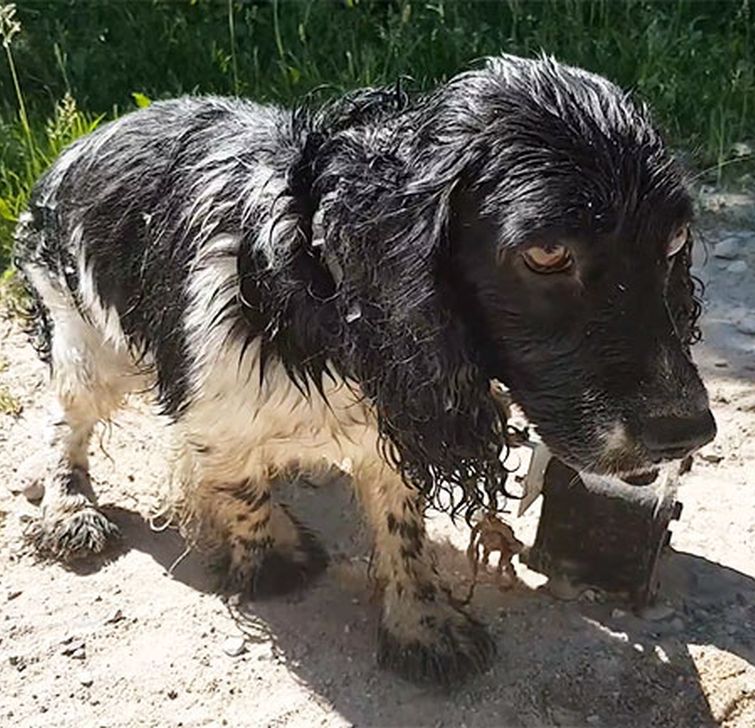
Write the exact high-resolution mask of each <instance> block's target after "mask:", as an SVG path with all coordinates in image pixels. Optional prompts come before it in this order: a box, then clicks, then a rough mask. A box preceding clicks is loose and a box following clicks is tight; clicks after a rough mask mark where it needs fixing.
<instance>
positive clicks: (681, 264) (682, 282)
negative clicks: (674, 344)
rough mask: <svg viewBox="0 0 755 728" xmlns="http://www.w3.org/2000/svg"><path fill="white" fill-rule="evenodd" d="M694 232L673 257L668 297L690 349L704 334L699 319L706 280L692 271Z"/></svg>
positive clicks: (683, 341) (676, 326)
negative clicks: (700, 278)
mask: <svg viewBox="0 0 755 728" xmlns="http://www.w3.org/2000/svg"><path fill="white" fill-rule="evenodd" d="M693 245H694V240H693V237H692V235H690V239H689V240H688V241H687V244H686V245H685V246H684V248H682V250H680V251H679V252H678V253H677V254H676V255H675V256H674V258H673V261H672V263H671V271H670V273H669V280H668V289H667V299H668V306H669V311H670V312H671V317H672V319H673V321H674V326H675V328H676V332H677V334H678V335H679V338H680V339H681V340H682V343H683V344H684V346H685V347H686V348H688V349H689V347H691V346H692V345H693V344H696V343H697V342H698V341H700V339H701V338H702V333H701V331H700V326H699V323H698V322H699V320H700V315H701V314H702V302H701V296H702V289H703V284H702V282H701V281H700V280H699V279H698V278H696V277H695V276H693V275H692V273H691V270H690V269H691V267H692V246H693Z"/></svg>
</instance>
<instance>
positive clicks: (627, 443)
mask: <svg viewBox="0 0 755 728" xmlns="http://www.w3.org/2000/svg"><path fill="white" fill-rule="evenodd" d="M400 119H401V120H400V122H398V126H397V127H396V128H394V129H392V130H390V129H389V130H388V131H384V132H382V133H374V134H373V136H372V137H371V144H373V145H374V148H373V149H370V150H368V151H367V152H365V151H364V149H361V150H359V151H357V149H358V148H357V146H356V145H354V146H353V147H352V148H350V161H349V169H343V170H342V177H341V179H342V181H343V180H346V181H347V182H346V184H348V189H343V193H342V194H343V195H344V196H347V197H348V198H349V199H350V206H349V210H348V214H346V213H342V214H341V215H334V216H332V220H333V222H334V224H335V225H338V226H339V229H338V230H335V228H334V229H333V230H332V232H331V236H329V237H330V238H331V239H334V236H338V240H339V241H341V242H340V243H337V244H333V245H332V246H331V251H332V253H333V254H334V255H336V257H337V258H338V260H339V263H340V266H341V267H342V268H343V270H344V281H343V285H342V305H343V306H344V307H345V308H344V310H346V309H348V308H351V309H353V307H354V306H356V307H357V308H358V309H359V311H360V317H359V320H358V321H355V322H354V323H353V324H352V329H353V331H354V332H355V339H354V340H355V341H356V342H358V343H357V344H356V346H355V347H354V348H353V349H352V353H354V354H355V358H354V362H355V369H356V371H357V376H358V378H359V379H360V380H361V381H362V383H363V387H364V388H365V391H366V392H367V394H368V396H370V397H371V398H372V399H373V400H374V401H375V403H376V406H377V407H376V408H377V411H378V414H379V417H380V420H381V426H382V428H383V431H384V434H385V435H386V436H387V438H388V439H389V440H390V441H391V442H392V444H394V445H395V446H396V448H397V450H398V456H399V458H398V459H399V460H401V461H403V464H404V467H406V463H409V466H410V468H412V469H413V470H412V472H413V474H414V477H415V479H416V477H417V475H416V474H417V472H419V473H420V475H421V474H422V473H425V475H427V472H428V467H430V466H428V465H427V463H430V464H431V466H432V467H431V468H430V469H431V470H432V469H433V468H435V470H433V473H434V475H433V478H431V479H435V480H437V478H441V479H445V480H452V481H453V480H454V477H453V476H454V475H456V476H457V477H456V478H455V480H456V482H460V481H463V480H464V478H463V477H459V472H460V469H461V470H464V468H465V467H466V466H467V465H468V464H469V463H475V462H482V461H484V460H485V459H486V458H487V459H488V463H490V462H491V456H490V453H491V452H492V451H493V449H494V447H493V443H494V441H495V438H496V437H500V430H499V429H497V427H496V424H495V415H494V414H492V409H491V406H490V403H489V400H490V396H489V391H488V390H489V388H488V384H489V380H490V379H491V378H497V379H499V380H500V381H502V382H503V383H504V384H505V385H507V386H508V387H509V389H510V390H511V393H512V395H513V398H514V400H515V401H516V402H517V403H518V404H520V405H521V406H522V408H523V409H524V410H525V412H526V414H527V415H528V417H529V418H530V420H531V421H532V422H533V423H534V424H535V426H536V427H537V429H538V430H539V432H540V433H541V435H542V437H543V439H544V440H545V441H546V443H547V444H548V445H549V447H550V448H551V450H553V451H554V452H555V453H556V454H557V455H559V456H560V457H561V458H562V459H564V460H565V461H566V462H567V463H569V464H571V465H573V466H575V467H576V468H578V469H581V470H589V471H593V472H600V473H607V472H611V473H616V474H621V475H623V476H627V477H630V478H631V477H637V478H641V477H642V475H643V474H645V473H647V472H649V471H651V470H652V469H653V468H654V467H655V464H656V463H658V462H660V461H662V460H666V459H673V458H681V457H684V456H685V455H687V454H688V453H690V452H691V451H693V450H694V449H696V448H697V447H699V446H701V445H702V444H704V443H705V442H708V441H709V440H710V439H711V438H712V437H713V436H714V434H715V424H714V421H713V418H712V416H711V413H710V411H709V409H708V398H707V394H706V391H705V388H704V386H703V384H702V382H701V381H700V378H699V376H698V373H697V370H696V369H695V366H694V364H693V363H692V361H691V359H690V345H691V344H692V343H693V342H694V341H695V340H696V338H697V337H698V336H699V332H698V329H697V318H698V316H699V312H700V306H699V303H698V301H697V300H696V298H695V285H694V281H693V279H692V278H691V276H690V271H689V268H690V261H691V249H692V245H693V235H692V229H691V223H692V206H691V202H690V198H689V196H688V194H687V191H686V189H685V186H684V183H683V179H682V176H681V174H680V172H679V171H678V169H677V167H676V166H675V164H674V162H673V160H672V159H671V158H670V156H669V155H668V153H667V150H666V149H665V147H664V144H663V142H662V140H661V138H660V136H659V135H658V133H657V132H656V131H655V129H654V128H653V126H652V124H651V122H650V121H649V118H648V114H647V112H646V110H645V109H644V108H642V107H641V106H639V105H637V104H635V103H634V102H633V101H632V100H631V99H630V98H629V97H628V96H627V95H626V94H625V93H623V92H622V91H620V90H619V89H618V88H617V87H615V86H614V85H613V84H611V83H609V82H608V81H606V80H604V79H602V78H600V77H597V76H594V75H591V74H588V73H586V72H584V71H580V70H578V69H573V68H569V67H566V66H563V65H560V64H558V63H556V62H554V61H552V60H550V59H541V60H523V59H519V58H512V57H504V58H500V59H494V60H492V61H490V62H489V63H488V65H487V67H486V68H485V69H483V70H481V71H475V72H471V73H469V74H464V75H462V76H459V77H457V78H455V79H453V80H452V81H451V82H450V83H449V84H448V85H446V86H445V87H442V88H441V89H440V90H439V91H438V92H436V93H435V94H434V95H432V96H430V97H427V98H425V99H424V100H423V101H422V102H420V103H418V104H417V105H416V107H413V108H411V109H410V110H409V111H407V112H405V113H404V114H402V115H401V116H400ZM350 143H351V142H350ZM373 152H374V156H372V157H371V158H370V159H365V160H360V159H359V158H358V157H359V154H366V155H367V156H368V157H369V156H370V154H372V153H373ZM367 163H368V166H369V170H370V175H371V176H370V175H365V174H364V173H360V174H354V173H353V170H355V169H359V168H360V166H361V167H363V166H364V165H365V164H367ZM496 433H497V434H496ZM418 463H419V465H417V464H418ZM423 463H424V465H423ZM462 464H463V465H462ZM482 470H484V468H483V469H482ZM471 472H472V475H473V476H474V475H477V474H479V469H478V468H475V467H472V468H471ZM420 480H423V478H420ZM424 482H425V483H427V482H428V477H424Z"/></svg>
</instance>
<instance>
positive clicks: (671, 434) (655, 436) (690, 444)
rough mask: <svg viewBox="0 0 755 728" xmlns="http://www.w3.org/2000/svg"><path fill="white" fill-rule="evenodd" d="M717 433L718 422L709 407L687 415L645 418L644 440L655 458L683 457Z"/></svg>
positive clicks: (643, 427)
mask: <svg viewBox="0 0 755 728" xmlns="http://www.w3.org/2000/svg"><path fill="white" fill-rule="evenodd" d="M715 436H716V421H715V420H714V419H713V415H712V414H711V411H710V410H709V409H705V410H701V411H700V412H697V413H695V414H694V415H690V416H685V417H672V416H668V417H647V418H644V419H643V420H642V441H643V443H644V444H645V447H646V448H647V449H648V450H649V451H650V454H651V455H652V456H653V457H654V458H658V459H659V460H666V459H674V458H683V457H686V456H687V455H689V454H690V453H691V452H694V451H695V450H697V449H698V448H699V447H702V446H703V445H705V443H706V442H710V441H711V440H712V439H713V438H714V437H715Z"/></svg>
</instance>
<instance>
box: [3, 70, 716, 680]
mask: <svg viewBox="0 0 755 728" xmlns="http://www.w3.org/2000/svg"><path fill="white" fill-rule="evenodd" d="M691 216H692V209H691V204H690V199H689V197H688V194H687V192H686V190H685V186H684V184H683V180H682V176H681V174H680V172H679V170H678V169H677V168H676V166H675V164H674V162H673V161H672V160H671V159H670V157H669V155H668V154H667V152H666V150H665V148H664V145H663V142H662V140H661V138H660V136H659V135H658V133H657V132H656V131H655V129H654V128H653V126H652V124H651V122H650V121H649V119H648V114H647V111H646V110H645V109H644V108H643V107H642V106H640V105H638V104H636V103H634V102H633V101H632V100H631V99H630V98H629V97H628V96H627V95H626V94H625V93H623V92H622V91H620V90H619V89H617V88H616V87H615V86H614V85H612V84H611V83H609V82H608V81H606V80H604V79H602V78H600V77H597V76H594V75H591V74H588V73H586V72H584V71H581V70H578V69H574V68H569V67H566V66H563V65H560V64H558V63H556V62H555V61H553V60H551V59H548V58H543V59H538V60H524V59H519V58H514V57H510V56H505V57H501V58H494V59H491V60H489V61H488V62H487V64H486V65H485V66H484V67H483V68H481V69H479V70H474V71H471V72H468V73H464V74H461V75H459V76H457V77H455V78H453V79H452V80H451V81H449V82H448V83H447V84H445V85H443V86H441V87H439V88H438V89H437V90H436V91H434V92H432V93H429V94H425V95H419V96H416V97H415V98H409V97H408V96H407V95H405V94H404V93H403V92H402V91H401V90H400V89H368V90H364V91H359V92H356V93H354V94H351V95H349V96H347V97H345V98H343V99H340V100H337V101H335V102H333V103H330V104H328V105H326V106H324V107H322V108H320V109H317V110H312V109H303V110H301V109H300V110H296V111H291V110H287V109H283V108H279V107H276V106H262V105H258V104H255V103H252V102H249V101H244V100H238V99H222V98H215V97H204V98H182V99H177V100H174V101H166V102H160V103H155V104H153V105H152V106H150V107H149V108H146V109H142V110H139V111H137V112H134V113H132V114H129V115H127V116H124V117H123V118H121V119H119V120H117V121H114V122H112V123H110V124H108V125H106V126H104V127H102V128H101V129H99V130H97V131H96V132H94V133H93V134H91V135H90V136H88V137H86V138H84V139H81V140H80V141H78V142H76V143H75V144H73V145H72V146H71V147H69V148H68V149H67V150H65V151H64V152H63V154H61V156H60V158H59V159H58V160H57V162H56V163H55V164H54V165H53V167H52V168H51V169H50V170H49V171H48V172H47V173H46V174H45V175H44V176H43V177H42V179H41V180H40V181H39V183H38V184H37V186H36V188H35V190H34V193H33V196H32V199H31V202H30V205H29V210H28V212H27V213H26V214H25V215H24V216H23V218H22V220H21V222H20V224H19V226H18V230H17V247H16V262H17V265H18V268H19V270H20V271H21V272H22V274H23V276H24V277H25V279H26V281H27V282H28V284H29V288H30V291H31V295H32V300H33V306H32V314H33V319H34V328H35V338H34V340H35V343H36V345H37V348H38V350H39V351H40V354H41V355H42V356H43V358H45V360H46V361H48V362H49V363H50V365H51V371H52V380H53V383H54V386H55V389H56V392H57V395H58V402H59V405H60V410H59V412H57V413H56V414H55V416H54V425H55V427H54V432H55V434H54V440H53V452H54V453H55V464H54V465H53V467H52V468H51V471H50V473H48V474H47V480H46V484H47V488H46V493H45V497H44V501H43V504H42V511H43V513H42V518H41V521H40V523H39V526H38V528H37V531H36V532H37V535H38V543H39V545H40V547H41V548H42V549H44V550H46V551H47V552H49V553H52V554H53V555H56V556H60V557H63V558H65V557H68V556H70V555H71V553H72V552H78V551H80V550H95V551H96V550H98V549H99V548H101V545H102V543H103V542H104V540H105V538H106V537H110V536H112V535H113V534H112V528H111V527H110V526H109V525H108V524H107V521H106V520H105V519H104V518H103V517H101V514H99V513H98V512H97V510H96V506H95V505H94V503H93V500H92V498H91V494H88V493H87V490H88V489H89V487H88V477H87V447H88V442H89V438H90V435H91V433H92V429H93V428H94V426H95V425H96V424H97V423H98V422H99V421H102V420H106V419H108V418H109V417H110V416H111V415H112V414H113V412H114V411H115V410H116V409H117V408H118V407H119V406H120V405H121V403H122V401H123V399H124V397H125V396H126V395H127V394H128V393H129V392H132V391H134V390H139V389H143V388H147V387H153V388H154V391H155V394H156V399H157V401H158V403H159V406H160V408H161V411H162V412H163V413H164V414H165V415H167V416H168V417H169V418H170V420H171V422H172V423H173V424H172V428H173V430H174V432H175V434H176V436H177V438H178V440H179V442H180V458H179V462H178V464H177V473H178V482H179V486H180V487H179V494H178V496H177V503H178V504H180V513H181V518H182V521H183V524H184V526H185V528H186V530H187V532H188V533H190V534H191V535H192V537H194V538H196V539H197V540H201V541H202V542H204V543H207V544H209V545H211V546H214V547H216V548H222V550H223V551H224V553H225V555H226V556H227V563H228V579H229V583H230V584H231V585H232V586H233V588H236V589H242V590H246V591H249V592H250V593H252V594H253V595H257V596H259V595H260V593H261V592H264V593H265V594H275V593H280V592H283V591H286V590H287V589H290V588H294V587H296V586H299V585H300V584H301V583H303V582H304V581H305V580H306V579H308V578H310V577H312V576H313V575H315V574H316V573H318V572H320V571H321V570H322V569H323V568H324V567H325V565H326V557H325V555H324V553H323V552H322V550H321V549H320V548H319V546H317V543H316V541H315V539H314V537H313V536H312V534H310V533H309V532H307V531H306V529H304V528H303V527H302V526H301V524H299V523H298V521H297V520H296V519H295V517H294V516H293V515H292V514H291V513H289V512H288V510H286V509H285V508H284V507H282V506H281V505H279V504H277V503H275V501H274V499H273V498H272V497H271V490H272V488H273V485H274V483H275V481H276V479H277V478H278V477H280V476H281V474H284V473H287V472H290V471H291V470H292V469H294V470H300V471H316V470H319V469H323V468H328V467H331V466H333V465H336V466H339V467H342V468H344V469H346V470H348V472H349V473H350V474H351V476H352V479H353V482H354V486H355V488H356V491H357V493H358V495H359V498H360V500H361V502H362V504H363V506H364V509H365V512H366V514H367V518H368V520H369V522H370V524H371V526H372V528H373V532H374V537H375V545H376V564H377V572H378V576H379V578H380V581H381V583H383V584H384V585H385V590H384V597H383V599H384V602H383V613H382V617H381V626H380V634H379V640H378V654H379V659H380V661H381V663H382V664H385V665H387V666H390V667H392V668H395V669H397V670H398V671H399V672H401V673H402V674H404V675H406V676H409V677H412V678H417V679H429V680H432V681H440V682H444V683H449V682H454V681H456V680H458V679H460V678H462V677H464V676H465V675H466V674H468V673H470V672H474V671H478V670H481V669H484V668H485V666H486V665H487V664H489V662H490V659H491V657H492V655H493V654H494V646H493V643H492V642H491V640H490V638H489V637H488V636H487V633H486V632H485V630H484V628H483V626H482V625H480V624H479V623H478V622H476V621H474V620H473V619H472V618H470V617H469V616H468V615H466V614H465V613H464V612H463V611H461V610H460V609H459V608H458V607H457V606H456V605H454V604H452V603H451V600H449V598H448V597H447V591H446V589H445V588H444V587H443V585H442V582H441V580H440V578H439V576H438V574H437V573H436V569H435V566H434V564H433V562H432V559H431V558H430V557H429V555H428V553H427V549H426V548H425V536H424V525H423V514H424V511H425V508H426V507H427V506H428V505H430V504H434V505H436V506H439V507H444V508H447V509H451V510H453V511H455V512H458V511H459V510H463V511H464V512H465V513H466V514H467V515H469V514H471V513H473V512H474V511H475V510H476V509H479V508H481V507H483V506H484V505H485V503H486V498H487V497H488V494H489V493H491V492H493V491H494V489H495V487H496V486H497V485H498V484H499V483H500V482H501V479H502V475H503V471H502V468H501V464H500V455H501V450H502V447H503V432H504V429H505V424H506V423H505V422H504V421H503V419H502V417H503V415H502V412H501V410H500V408H498V407H497V406H496V404H495V402H494V401H493V399H492V397H491V391H490V383H491V380H492V379H498V380H500V381H501V382H503V383H504V384H505V385H506V386H507V387H508V388H509V389H510V390H511V393H512V396H513V398H514V399H515V400H516V401H517V402H518V403H519V404H520V405H521V406H522V407H523V408H524V410H525V412H526V413H527V415H528V416H529V418H530V419H531V420H532V422H533V423H534V424H535V426H536V427H537V428H538V430H539V431H540V433H541V435H542V436H543V438H544V439H545V441H546V442H547V443H548V445H549V446H550V448H551V449H552V450H553V451H554V452H555V453H557V454H558V455H560V456H561V457H562V458H564V459H565V460H566V461H567V462H569V463H570V464H572V465H574V466H575V467H577V468H580V469H583V470H591V471H594V472H614V473H618V474H621V475H623V476H627V477H631V476H632V475H633V474H636V473H640V474H642V473H645V472H646V471H648V470H649V469H650V468H652V467H653V466H654V464H655V463H656V462H658V461H659V460H662V459H665V458H669V457H680V456H682V455H683V454H686V453H687V452H689V451H690V450H691V449H693V448H694V447H695V446H697V445H699V444H700V443H702V442H704V441H706V440H707V439H709V438H710V437H711V436H712V434H713V430H714V426H713V421H712V418H711V417H710V413H709V411H708V404H707V395H706V393H705V390H704V388H703V385H702V383H701V382H700V379H699V377H698V375H697V371H696V369H695V367H694V365H693V364H692V362H691V359H690V353H689V347H690V344H691V343H692V342H693V341H694V340H695V338H696V337H697V335H698V331H697V326H696V321H697V317H698V315H699V305H698V302H697V300H696V298H695V287H694V283H693V280H692V279H691V277H690V273H689V267H690V260H691V246H692V237H691V235H690V234H689V233H688V229H689V225H690V222H691ZM680 235H681V236H682V237H680ZM674 241H681V244H680V245H676V243H675V242H674ZM554 256H555V259H557V260H559V261H560V263H559V266H558V267H555V266H554V265H553V263H552V261H553V260H554ZM559 256H561V257H559ZM543 260H544V261H545V263H543V264H542V265H541V263H539V262H537V261H543ZM87 529H89V530H91V531H93V533H91V534H88V535H87V533H86V532H87Z"/></svg>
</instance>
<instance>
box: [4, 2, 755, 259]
mask: <svg viewBox="0 0 755 728" xmlns="http://www.w3.org/2000/svg"><path fill="white" fill-rule="evenodd" d="M0 2H2V0H0ZM16 16H17V19H18V20H19V21H20V23H21V30H20V31H19V32H18V33H16V34H15V36H14V37H13V38H12V40H11V51H12V57H13V59H14V61H15V66H16V69H17V76H18V87H19V89H20V91H21V94H22V96H21V98H22V99H23V100H24V103H25V107H26V115H27V118H28V125H27V127H28V129H27V127H25V126H24V123H23V118H22V115H20V114H21V110H20V108H19V94H18V93H17V90H16V87H15V84H14V83H13V80H12V76H11V74H10V73H6V70H8V69H7V62H6V63H5V66H3V65H0V155H2V156H0V206H2V207H0V215H4V216H5V217H8V218H13V217H14V216H15V215H16V214H17V211H18V209H19V207H20V205H22V204H23V201H24V199H25V196H26V194H27V193H28V188H29V184H30V183H31V181H32V179H33V178H34V177H35V176H36V175H37V174H38V173H39V171H40V170H41V169H42V168H43V167H44V166H45V165H46V164H47V163H49V161H50V159H52V158H53V157H54V155H55V153H56V152H57V150H58V149H59V148H60V143H61V142H65V141H68V140H69V139H70V138H72V137H73V136H75V135H76V134H78V133H80V132H82V131H86V130H87V129H88V128H90V127H91V126H92V125H93V124H94V123H96V120H97V119H98V118H99V117H100V115H102V114H104V115H106V116H107V117H111V116H114V115H117V114H120V113H123V112H125V111H127V110H129V109H131V108H133V107H134V98H133V95H132V94H133V92H139V93H143V94H145V95H146V96H147V97H149V98H162V97H168V96H174V95H176V94H180V93H190V92H199V93H208V92H214V93H222V94H234V93H236V94H243V95H248V96H253V97H255V98H258V99H260V100H264V101H278V102H284V103H286V102H291V101H292V100H294V99H296V98H300V97H301V96H303V95H304V94H306V93H307V92H309V91H311V90H313V89H315V88H318V87H321V86H322V85H326V86H327V90H326V92H325V93H337V92H339V91H342V90H344V89H348V88H353V87H355V86H359V85H369V84H379V83H385V82H391V81H393V80H395V79H396V78H397V77H398V76H401V75H408V76H411V77H412V78H413V79H414V82H415V85H416V86H417V87H418V88H424V87H427V86H430V85H431V84H433V83H436V82H438V81H442V80H443V79H445V78H448V77H449V76H450V75H452V74H454V73H456V72H457V71H459V70H460V69H462V68H464V67H466V66H468V65H469V64H470V63H471V62H474V60H475V59H478V58H480V57H482V56H485V55H488V54H495V53H499V52H501V51H505V52H510V53H518V54H524V55H532V54H535V53H538V52H540V51H541V50H546V51H547V52H549V53H552V54H554V55H555V56H556V57H557V58H559V59H560V60H563V61H566V62H569V63H573V64H577V65H580V66H583V67H586V68H588V69H590V70H593V71H596V72H599V73H602V74H605V75H606V76H608V77H609V78H611V79H613V80H615V81H616V82H618V83H619V84H621V85H623V86H625V87H628V88H632V89H635V90H636V92H637V93H638V95H639V96H640V97H642V98H643V99H645V100H646V101H648V102H649V103H650V104H651V106H652V108H653V109H654V112H655V114H656V116H657V119H658V121H659V123H660V125H661V127H662V128H663V129H665V131H666V134H667V136H668V138H669V140H670V141H671V143H672V144H674V145H675V146H677V147H678V148H680V149H681V150H683V151H684V152H685V154H686V156H687V157H688V159H689V160H690V162H691V164H692V165H693V166H694V167H696V168H698V169H706V168H708V167H713V169H714V180H715V179H718V181H720V180H721V177H722V174H723V173H724V171H726V170H729V172H730V174H729V176H730V178H733V179H736V178H737V177H738V176H739V177H741V176H742V175H743V174H744V173H745V172H747V171H750V172H751V171H752V169H753V165H752V164H748V163H747V162H743V163H740V162H741V160H737V163H734V164H730V165H728V166H727V164H728V162H730V161H731V160H733V159H736V157H737V154H740V155H741V154H742V149H744V148H745V147H742V146H741V144H743V143H752V142H753V139H754V138H755V108H754V107H755V51H754V45H755V9H754V8H753V7H752V2H751V0H730V1H729V2H726V1H723V2H722V1H719V2H713V1H712V0H662V1H659V0H628V1H626V2H622V1H621V0H542V1H540V2H528V1H526V0H500V1H499V2H480V1H478V2H461V1H456V2H453V1H451V0H424V1H420V0H416V1H413V0H394V1H393V2H388V1H385V0H384V1H381V2H377V1H375V0H308V1H305V0H302V1H301V2H295V1H294V0H288V1H278V2H276V1H274V0H260V1H254V0H243V1H242V0H170V1H165V0H128V1H124V0H110V1H107V0H99V2H98V1H96V0H89V1H87V2H80V1H79V2H77V1H76V0H23V1H22V2H19V8H18V10H17V14H16ZM0 63H2V59H0ZM66 94H68V96H69V98H70V99H76V102H77V107H76V109H75V113H76V115H77V116H76V119H77V121H76V123H75V124H73V125H69V126H68V127H66V131H65V133H63V134H60V133H57V132H56V131H55V130H56V129H57V126H56V124H57V122H56V121H55V119H56V118H57V117H56V115H55V114H56V112H55V111H54V110H55V108H56V104H58V103H59V100H60V99H62V98H64V97H65V96H66ZM68 103H69V105H70V103H71V102H70V101H69V102H68ZM79 109H84V110H86V113H83V112H81V111H79ZM47 119H53V122H52V124H49V123H47V122H46V121H45V120H47ZM51 130H52V132H53V133H52V134H51V133H50V132H51ZM27 131H28V133H27ZM29 138H31V140H32V142H31V143H30V142H29ZM738 144H739V145H740V146H737V145H738ZM34 149H36V150H37V151H33V150H34ZM8 210H9V211H10V212H8ZM10 223H11V220H6V222H5V224H4V225H3V224H1V223H0V269H2V267H3V266H4V265H6V264H7V260H8V258H7V254H8V249H9V241H10V228H11V224H10Z"/></svg>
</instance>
